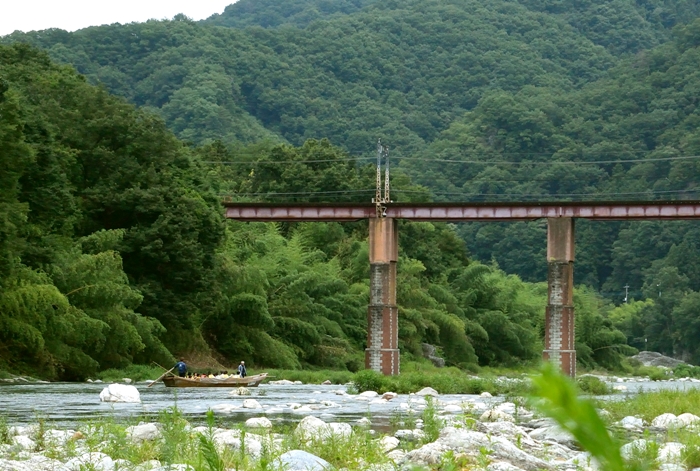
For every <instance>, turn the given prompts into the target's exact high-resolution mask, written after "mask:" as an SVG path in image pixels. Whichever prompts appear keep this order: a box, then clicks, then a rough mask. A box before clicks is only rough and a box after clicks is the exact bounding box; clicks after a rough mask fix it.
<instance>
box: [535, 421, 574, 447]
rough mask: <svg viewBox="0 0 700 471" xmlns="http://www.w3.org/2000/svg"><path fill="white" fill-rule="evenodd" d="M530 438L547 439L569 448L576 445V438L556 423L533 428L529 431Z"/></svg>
mask: <svg viewBox="0 0 700 471" xmlns="http://www.w3.org/2000/svg"><path fill="white" fill-rule="evenodd" d="M530 438H532V439H533V440H538V441H544V440H549V441H552V442H556V443H560V444H562V445H564V446H567V447H569V448H571V447H574V446H575V445H576V440H574V437H572V436H571V435H570V434H569V432H567V431H565V430H562V429H561V428H560V427H559V426H557V425H554V426H552V427H542V428H538V429H535V430H533V431H532V432H530Z"/></svg>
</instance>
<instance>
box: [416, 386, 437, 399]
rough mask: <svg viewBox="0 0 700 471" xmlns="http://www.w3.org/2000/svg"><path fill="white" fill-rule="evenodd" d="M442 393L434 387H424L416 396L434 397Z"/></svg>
mask: <svg viewBox="0 0 700 471" xmlns="http://www.w3.org/2000/svg"><path fill="white" fill-rule="evenodd" d="M439 395H440V393H438V392H437V391H436V390H434V389H433V388H430V387H428V388H423V389H421V390H420V391H418V392H417V393H416V396H432V397H438V396H439Z"/></svg>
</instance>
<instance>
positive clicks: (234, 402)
mask: <svg viewBox="0 0 700 471" xmlns="http://www.w3.org/2000/svg"><path fill="white" fill-rule="evenodd" d="M612 385H613V386H616V385H617V386H619V385H623V386H625V387H626V388H627V391H626V392H623V393H620V394H616V395H614V396H611V397H610V398H611V399H613V400H614V399H623V398H624V397H625V395H626V394H634V393H636V392H638V391H640V390H645V391H656V390H660V389H680V390H686V389H689V388H697V387H700V382H691V381H658V382H654V381H642V382H624V383H613V384H612ZM105 386H106V384H99V383H40V384H37V383H20V384H0V415H2V416H4V417H5V419H6V420H7V421H8V423H9V424H11V425H15V424H26V423H30V422H36V421H37V420H38V419H40V418H41V419H45V420H46V421H47V422H50V423H51V424H52V425H53V426H55V427H66V428H76V427H77V426H78V425H79V424H80V423H84V422H86V421H90V420H93V419H100V418H108V417H112V418H114V419H116V420H128V421H133V422H138V421H140V420H145V421H148V420H149V419H152V417H153V416H154V415H156V414H158V413H159V412H161V411H163V410H164V409H167V408H169V407H173V406H175V405H177V407H178V409H179V410H180V411H182V413H183V414H184V415H185V416H186V417H187V418H188V420H190V421H192V422H195V423H197V422H200V421H203V420H204V416H205V413H206V411H207V410H209V409H210V408H211V409H214V410H217V409H219V410H221V409H222V408H224V409H225V408H228V407H231V406H239V407H240V406H242V404H243V400H244V399H248V398H251V399H255V400H257V401H258V402H259V403H260V404H261V405H262V407H263V409H262V410H261V409H242V408H240V409H235V410H233V411H232V412H230V413H225V414H224V413H217V417H220V418H222V420H224V421H227V422H231V423H233V422H243V421H245V420H246V419H247V418H250V417H258V416H261V415H266V416H267V417H268V418H269V419H270V420H272V421H273V422H275V421H277V422H290V423H293V422H296V421H299V420H300V419H302V418H303V417H304V416H306V415H315V416H317V417H320V418H322V419H324V420H326V421H335V422H354V421H356V420H358V419H360V418H362V417H369V418H370V419H371V421H372V423H373V427H374V428H378V429H381V428H383V427H386V426H388V425H389V423H390V421H391V420H392V417H396V416H397V415H398V414H400V413H401V403H406V402H407V401H408V400H409V396H408V395H399V397H397V398H396V399H394V400H392V401H389V402H387V403H385V404H369V403H368V402H367V401H361V400H358V398H357V397H356V396H352V395H338V394H336V391H345V390H346V387H345V386H339V385H328V386H325V385H324V386H322V385H314V384H304V385H275V384H263V385H261V386H260V387H258V388H250V391H251V396H232V395H231V394H230V393H231V390H230V389H227V388H184V389H179V388H166V387H165V386H164V385H163V384H162V383H161V384H157V385H155V386H153V387H152V388H148V387H147V384H145V383H139V384H136V385H135V386H136V387H137V388H138V390H139V392H140V394H141V403H140V404H122V403H116V404H115V403H103V402H100V398H99V396H100V391H102V389H103V388H104V387H105ZM410 397H415V396H410ZM439 399H440V401H441V402H446V403H455V404H459V403H462V402H473V403H475V404H477V405H480V404H484V403H486V404H488V403H493V402H500V401H502V400H503V398H497V397H496V398H482V397H479V396H476V395H465V394H449V395H440V397H439ZM293 403H296V404H302V405H307V406H309V407H310V408H311V409H312V410H311V411H307V412H304V413H296V412H293V411H292V409H291V408H290V404H293ZM486 404H484V405H486ZM404 407H405V406H404ZM414 408H415V407H414ZM418 408H420V407H418Z"/></svg>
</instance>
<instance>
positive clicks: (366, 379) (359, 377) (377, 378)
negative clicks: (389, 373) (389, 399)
mask: <svg viewBox="0 0 700 471" xmlns="http://www.w3.org/2000/svg"><path fill="white" fill-rule="evenodd" d="M385 378H386V377H385V376H383V375H382V374H381V373H377V372H376V371H374V370H364V371H359V372H357V373H355V377H354V378H353V380H352V383H353V384H354V385H355V387H356V388H357V391H358V392H364V391H377V392H386V391H387V389H385V384H386V381H385Z"/></svg>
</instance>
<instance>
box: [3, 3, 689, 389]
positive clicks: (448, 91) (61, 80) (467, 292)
mask: <svg viewBox="0 0 700 471" xmlns="http://www.w3.org/2000/svg"><path fill="white" fill-rule="evenodd" d="M671 3H673V4H671ZM697 14H698V9H697V5H695V4H694V3H693V2H690V1H685V0H684V1H680V2H668V1H665V0H648V1H645V2H632V1H631V0H615V1H612V2H602V1H599V0H594V1H590V2H586V3H585V4H581V5H575V6H571V5H569V4H566V3H565V2H564V3H562V2H559V1H554V0H552V1H543V2H535V1H531V0H519V1H505V0H487V1H476V0H469V1H447V2H444V1H437V0H429V1H425V0H410V1H406V2H377V1H373V0H342V1H337V2H325V1H320V0H293V1H289V2H282V3H280V2H271V1H268V0H265V1H261V2H251V1H248V0H241V1H240V2H237V3H236V4H234V5H231V6H230V7H229V8H227V10H226V12H224V14H222V15H217V16H215V17H212V18H210V19H209V20H207V21H204V22H200V23H195V22H192V21H189V20H187V19H186V18H183V17H177V18H175V19H173V20H172V21H149V22H147V23H144V24H130V25H116V24H115V25H110V26H103V27H97V28H88V29H86V30H81V31H77V32H75V33H67V32H64V31H60V30H49V31H45V32H42V34H40V35H39V34H22V33H16V34H13V35H10V36H8V37H6V38H3V39H2V42H3V43H7V44H10V43H12V44H11V45H9V46H0V308H2V310H0V340H2V342H3V344H7V345H8V348H7V350H2V351H0V362H1V363H2V364H7V365H8V367H10V368H11V369H16V370H22V369H25V368H33V369H35V370H36V371H38V372H41V374H43V375H46V376H49V377H54V378H62V379H79V378H81V377H84V376H85V375H92V374H94V373H96V372H97V371H98V370H100V369H105V368H116V369H123V368H127V367H128V366H129V365H130V364H133V363H136V364H148V363H149V362H150V361H153V360H155V361H157V362H160V363H162V364H166V363H170V362H171V361H172V357H173V355H172V353H177V354H178V355H179V354H188V353H191V352H198V354H199V353H201V354H202V355H204V356H205V357H210V358H212V359H216V361H220V362H223V363H234V364H235V363H238V361H239V360H240V359H242V358H245V359H246V360H247V361H248V362H249V363H250V364H251V365H255V366H265V367H276V368H282V369H290V370H293V369H301V368H304V369H309V368H332V369H338V370H341V371H357V370H358V369H361V368H362V365H363V361H362V351H363V349H364V348H365V346H366V345H365V342H366V334H367V332H366V328H367V326H366V322H367V321H366V299H367V297H368V294H369V287H368V285H369V281H368V280H369V273H368V271H367V244H366V242H365V239H366V228H365V226H364V225H362V224H355V223H348V224H343V225H341V224H279V225H272V224H243V223H229V224H226V223H224V221H223V218H222V217H221V211H222V210H221V208H220V199H221V198H222V197H223V198H227V199H231V200H234V201H250V200H253V201H257V200H261V199H265V200H269V201H295V202H307V201H368V199H369V198H370V196H371V194H372V191H373V186H374V180H373V179H374V169H373V168H372V167H371V166H370V165H364V162H365V160H366V159H365V158H366V157H367V156H368V153H371V150H372V149H373V148H374V145H375V143H376V138H377V137H378V136H381V137H382V139H384V142H388V143H389V144H390V145H391V146H392V154H391V155H392V159H394V160H393V162H392V164H393V166H392V178H393V180H392V185H393V189H394V193H393V195H394V197H395V198H396V200H397V201H402V202H405V201H413V200H416V201H417V200H420V201H424V200H427V199H431V198H432V199H435V200H449V199H459V200H463V199H482V198H484V199H488V200H494V199H499V198H501V199H523V200H529V199H547V198H559V199H571V198H579V197H580V198H583V197H589V196H590V198H593V199H596V198H605V199H611V198H612V199H617V198H624V199H635V198H653V197H656V196H658V195H676V196H679V197H686V196H692V195H693V194H694V193H693V192H696V191H698V188H697V181H696V180H697V179H696V178H695V176H696V174H697V172H698V170H699V168H697V165H696V163H695V160H696V159H695V157H693V156H697V155H698V153H700V137H699V136H698V133H697V131H696V130H697V124H698V122H697V100H696V99H695V96H696V95H697V93H696V90H697V88H698V86H699V85H698V77H697V73H696V68H697V67H696V65H697V62H698V60H697V59H698V50H699V47H700V46H699V45H700V41H698V37H699V35H698V21H700V20H697V19H694V18H695V16H697ZM671 28H675V29H673V31H672V32H671ZM22 43H30V44H33V45H35V46H39V47H42V48H44V49H46V51H47V53H42V52H39V51H38V50H36V49H33V48H31V47H30V46H28V45H26V44H22ZM465 45H468V47H467V46H465ZM652 47H654V49H649V48H652ZM474 51H478V53H475V52H474ZM631 53H634V54H636V55H634V56H631V55H630V54H631ZM47 54H48V55H47ZM48 57H53V58H54V59H56V60H58V61H60V62H63V63H71V64H73V65H74V66H75V67H77V69H78V70H79V71H80V73H81V74H84V75H79V74H78V73H76V72H75V71H74V70H73V69H71V68H70V67H66V66H58V65H56V64H53V63H51V61H50V60H49V58H48ZM88 81H91V82H94V83H97V82H99V83H101V84H102V86H101V87H93V86H91V85H89V84H88ZM107 90H109V91H111V92H114V93H116V94H118V95H121V96H122V97H125V98H126V99H128V100H129V101H131V102H132V103H134V104H136V105H139V106H141V107H143V108H144V109H136V108H134V106H132V105H129V104H128V103H127V102H126V101H125V100H123V99H118V98H115V97H113V96H110V95H109V94H108V93H107ZM146 110H148V111H146ZM175 136H177V137H178V138H179V139H181V140H178V138H176V137H175ZM183 142H186V143H187V144H184V143H183ZM331 143H332V144H331ZM195 146H199V147H195ZM436 159H437V160H436ZM617 159H622V160H625V162H623V163H619V164H616V163H615V160H617ZM664 159H677V160H664ZM601 161H602V162H604V163H596V164H593V162H601ZM605 162H607V163H605ZM397 164H398V165H397ZM310 192H311V193H314V194H313V195H312V194H309V193H310ZM695 226H696V225H694V223H692V222H687V221H679V222H674V223H668V222H666V221H664V222H663V223H662V222H644V223H636V222H635V223H633V222H630V223H621V222H620V223H611V224H606V225H601V224H597V223H592V222H587V221H580V222H579V223H578V225H577V252H578V255H577V272H576V277H577V278H576V279H577V280H579V281H581V282H583V283H584V284H585V285H586V286H587V287H580V288H577V289H576V292H575V293H576V294H575V304H576V306H575V307H576V312H577V316H576V323H577V325H576V337H577V338H576V343H577V354H578V358H579V361H580V363H581V365H582V366H584V367H590V368H595V367H604V368H609V369H621V368H623V363H622V359H623V358H624V356H625V355H629V354H631V353H633V352H634V349H633V348H630V347H629V346H630V345H631V346H632V347H634V348H637V349H639V348H646V347H647V344H648V347H649V348H650V349H653V350H656V351H661V352H663V353H666V354H670V355H683V356H685V357H688V358H690V359H691V361H693V359H697V358H700V347H698V344H697V342H696V339H697V337H698V335H700V324H699V323H698V322H697V320H696V316H695V315H694V314H695V312H696V311H697V307H698V305H700V295H698V293H700V264H698V263H695V262H692V260H695V259H700V250H698V246H697V243H696V239H697V237H698V235H699V234H698V231H697V228H696V227H695ZM545 231H546V227H545V223H544V222H543V221H535V222H527V223H525V222H522V223H514V224H498V223H497V224H493V223H489V224H488V225H487V224H481V223H472V224H464V225H462V226H460V227H454V226H452V225H446V224H440V223H435V224H433V223H427V222H426V223H403V222H402V223H401V227H400V233H401V254H400V261H399V264H398V270H399V273H398V276H399V284H398V289H399V291H398V304H399V337H400V348H401V349H402V353H404V354H405V356H406V357H407V358H410V359H414V358H421V357H422V344H423V343H429V344H432V345H434V346H436V347H437V348H438V349H439V351H440V352H441V355H443V356H444V358H445V360H446V363H447V364H448V365H449V366H456V367H459V368H462V369H466V370H469V371H476V370H477V369H478V368H479V366H498V365H507V366H510V367H521V366H522V365H527V364H531V363H532V362H534V361H536V360H537V359H538V358H539V356H540V351H541V350H542V332H543V329H544V319H543V315H542V313H543V311H544V305H545V302H546V287H545V286H544V285H543V284H541V283H539V284H532V282H541V281H542V280H543V279H544V278H545V276H546V260H545ZM465 241H466V243H465ZM470 257H473V259H474V260H470ZM475 260H481V263H479V262H476V261H475ZM499 267H500V268H499ZM507 273H515V274H517V276H516V275H509V274H507ZM627 284H629V285H630V286H631V290H632V291H631V297H632V298H635V299H643V301H634V300H630V301H632V302H629V303H628V304H626V305H625V306H620V307H618V308H615V307H614V306H613V305H612V304H611V302H609V301H607V300H608V299H612V300H613V301H615V302H620V301H622V298H621V294H620V293H622V292H623V289H622V287H623V286H625V285H627ZM597 291H602V292H603V293H604V294H603V295H599V294H597ZM659 293H663V295H660V294H659ZM49 307H50V310H49ZM52 311H55V312H52ZM50 329H56V332H57V335H56V336H47V335H46V333H47V332H49V331H51V332H53V330H50ZM642 343H643V345H642ZM449 377H450V375H444V378H449ZM445 381H446V382H447V380H445ZM470 381H471V383H470ZM418 383H420V380H419V379H418V378H416V379H401V380H396V382H394V383H391V384H389V385H385V387H392V388H394V389H397V390H398V389H401V390H409V389H410V388H412V387H414V386H417V385H418ZM457 384H458V386H457V387H455V388H456V389H460V390H478V389H482V388H483V387H488V386H489V385H488V384H477V382H474V380H471V379H468V378H467V379H464V380H460V381H458V382H457ZM440 386H441V387H443V385H440ZM444 387H445V388H447V389H451V388H453V386H451V385H450V384H445V385H444Z"/></svg>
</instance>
